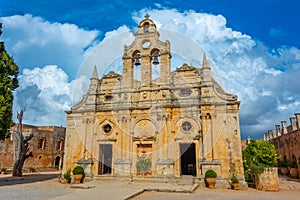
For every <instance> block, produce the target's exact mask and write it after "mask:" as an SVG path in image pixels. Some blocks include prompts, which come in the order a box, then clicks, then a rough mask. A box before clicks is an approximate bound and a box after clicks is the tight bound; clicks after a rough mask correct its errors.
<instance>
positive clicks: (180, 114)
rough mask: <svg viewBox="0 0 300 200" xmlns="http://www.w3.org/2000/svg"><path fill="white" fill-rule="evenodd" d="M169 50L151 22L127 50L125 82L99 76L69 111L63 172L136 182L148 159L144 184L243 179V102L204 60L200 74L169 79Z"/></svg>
mask: <svg viewBox="0 0 300 200" xmlns="http://www.w3.org/2000/svg"><path fill="white" fill-rule="evenodd" d="M170 48H171V44H170V42H169V41H165V42H162V41H160V40H159V33H158V32H157V30H156V26H155V24H154V23H153V21H152V20H151V19H149V18H146V19H144V20H143V21H141V22H140V24H139V26H138V30H137V33H136V35H135V40H134V41H133V43H132V44H131V45H129V46H126V45H125V47H124V55H123V74H122V75H120V74H117V73H115V72H110V73H108V74H107V75H105V76H103V77H102V78H101V79H98V75H97V70H96V67H95V68H94V72H93V75H92V77H91V82H90V86H89V89H88V92H87V94H86V95H85V96H84V98H83V99H82V101H81V102H79V103H78V104H77V105H74V106H73V107H72V108H71V109H70V110H69V111H67V130H66V148H65V157H64V158H65V160H64V170H67V169H68V168H71V169H72V168H73V167H74V166H76V165H77V164H81V165H83V166H84V168H85V170H86V171H87V172H88V173H89V175H90V176H97V175H114V176H130V177H134V176H139V173H138V172H137V166H136V165H137V162H138V161H139V160H146V159H150V161H151V166H150V169H149V170H148V172H147V173H146V175H145V176H150V177H161V176H166V177H180V176H181V175H185V174H187V175H188V174H190V175H193V176H196V177H199V178H201V177H203V175H204V173H205V171H206V170H208V169H214V170H215V171H216V172H217V174H218V176H219V177H221V178H223V179H226V178H228V177H229V176H230V172H231V171H230V170H232V168H234V170H235V172H236V173H237V174H238V177H239V178H240V179H244V176H243V163H242V154H241V142H240V125H239V116H238V113H239V103H240V102H239V101H238V100H237V96H236V95H232V94H228V93H226V92H225V91H224V90H223V89H222V87H221V86H220V85H219V84H218V83H217V82H216V81H215V80H214V79H213V77H212V76H211V74H210V67H209V65H208V62H207V60H206V56H205V55H202V56H203V65H202V67H201V68H197V67H193V66H189V65H188V64H183V65H182V67H180V68H177V69H176V70H175V71H172V72H171V70H170V59H171V49H170ZM156 50H159V51H158V52H159V54H158V56H157V55H155V54H154V52H155V51H156ZM137 54H138V56H136V55H137ZM154 60H158V62H159V64H157V63H156V65H155V64H153V61H154ZM136 64H140V65H136ZM137 67H140V69H141V76H140V77H141V79H140V80H137V79H134V73H135V69H136V68H137ZM158 67H159V70H157V71H156V73H158V72H159V77H158V78H153V77H154V76H157V74H153V73H154V70H153V69H154V68H155V69H156V68H158Z"/></svg>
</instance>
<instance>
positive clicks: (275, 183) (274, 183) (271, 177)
mask: <svg viewBox="0 0 300 200" xmlns="http://www.w3.org/2000/svg"><path fill="white" fill-rule="evenodd" d="M255 184H256V189H259V190H265V191H278V190H279V179H278V170H277V167H274V168H265V169H264V171H263V172H262V173H260V174H258V178H257V180H256V183H255Z"/></svg>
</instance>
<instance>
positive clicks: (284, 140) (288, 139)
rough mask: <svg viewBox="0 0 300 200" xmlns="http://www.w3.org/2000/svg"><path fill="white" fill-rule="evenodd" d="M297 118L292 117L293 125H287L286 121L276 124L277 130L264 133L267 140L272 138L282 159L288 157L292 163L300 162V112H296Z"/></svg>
mask: <svg viewBox="0 0 300 200" xmlns="http://www.w3.org/2000/svg"><path fill="white" fill-rule="evenodd" d="M295 116H296V118H292V117H291V118H290V119H291V120H290V121H291V125H289V126H287V125H286V122H285V121H282V122H281V124H282V126H281V127H280V125H276V129H275V130H269V131H268V132H267V133H265V134H264V139H265V140H270V141H272V142H273V144H274V145H275V149H276V152H277V154H278V155H281V160H283V159H284V158H286V159H287V160H288V161H290V162H291V163H296V164H297V163H300V119H299V114H295Z"/></svg>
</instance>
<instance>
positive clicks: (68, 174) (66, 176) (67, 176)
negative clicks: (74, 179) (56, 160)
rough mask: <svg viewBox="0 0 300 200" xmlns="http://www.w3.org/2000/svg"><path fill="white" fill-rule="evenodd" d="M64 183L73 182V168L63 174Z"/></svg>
mask: <svg viewBox="0 0 300 200" xmlns="http://www.w3.org/2000/svg"><path fill="white" fill-rule="evenodd" d="M61 180H62V181H61V182H62V183H70V182H71V170H70V169H68V170H67V172H66V173H64V174H63V178H62V179H61Z"/></svg>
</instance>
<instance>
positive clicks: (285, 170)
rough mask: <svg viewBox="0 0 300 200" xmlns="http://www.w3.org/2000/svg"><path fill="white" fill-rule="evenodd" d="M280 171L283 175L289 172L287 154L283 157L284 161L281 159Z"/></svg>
mask: <svg viewBox="0 0 300 200" xmlns="http://www.w3.org/2000/svg"><path fill="white" fill-rule="evenodd" d="M278 164H279V167H280V172H281V174H282V175H287V174H288V173H289V169H288V161H287V159H286V156H284V157H283V161H280V162H279V163H278Z"/></svg>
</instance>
